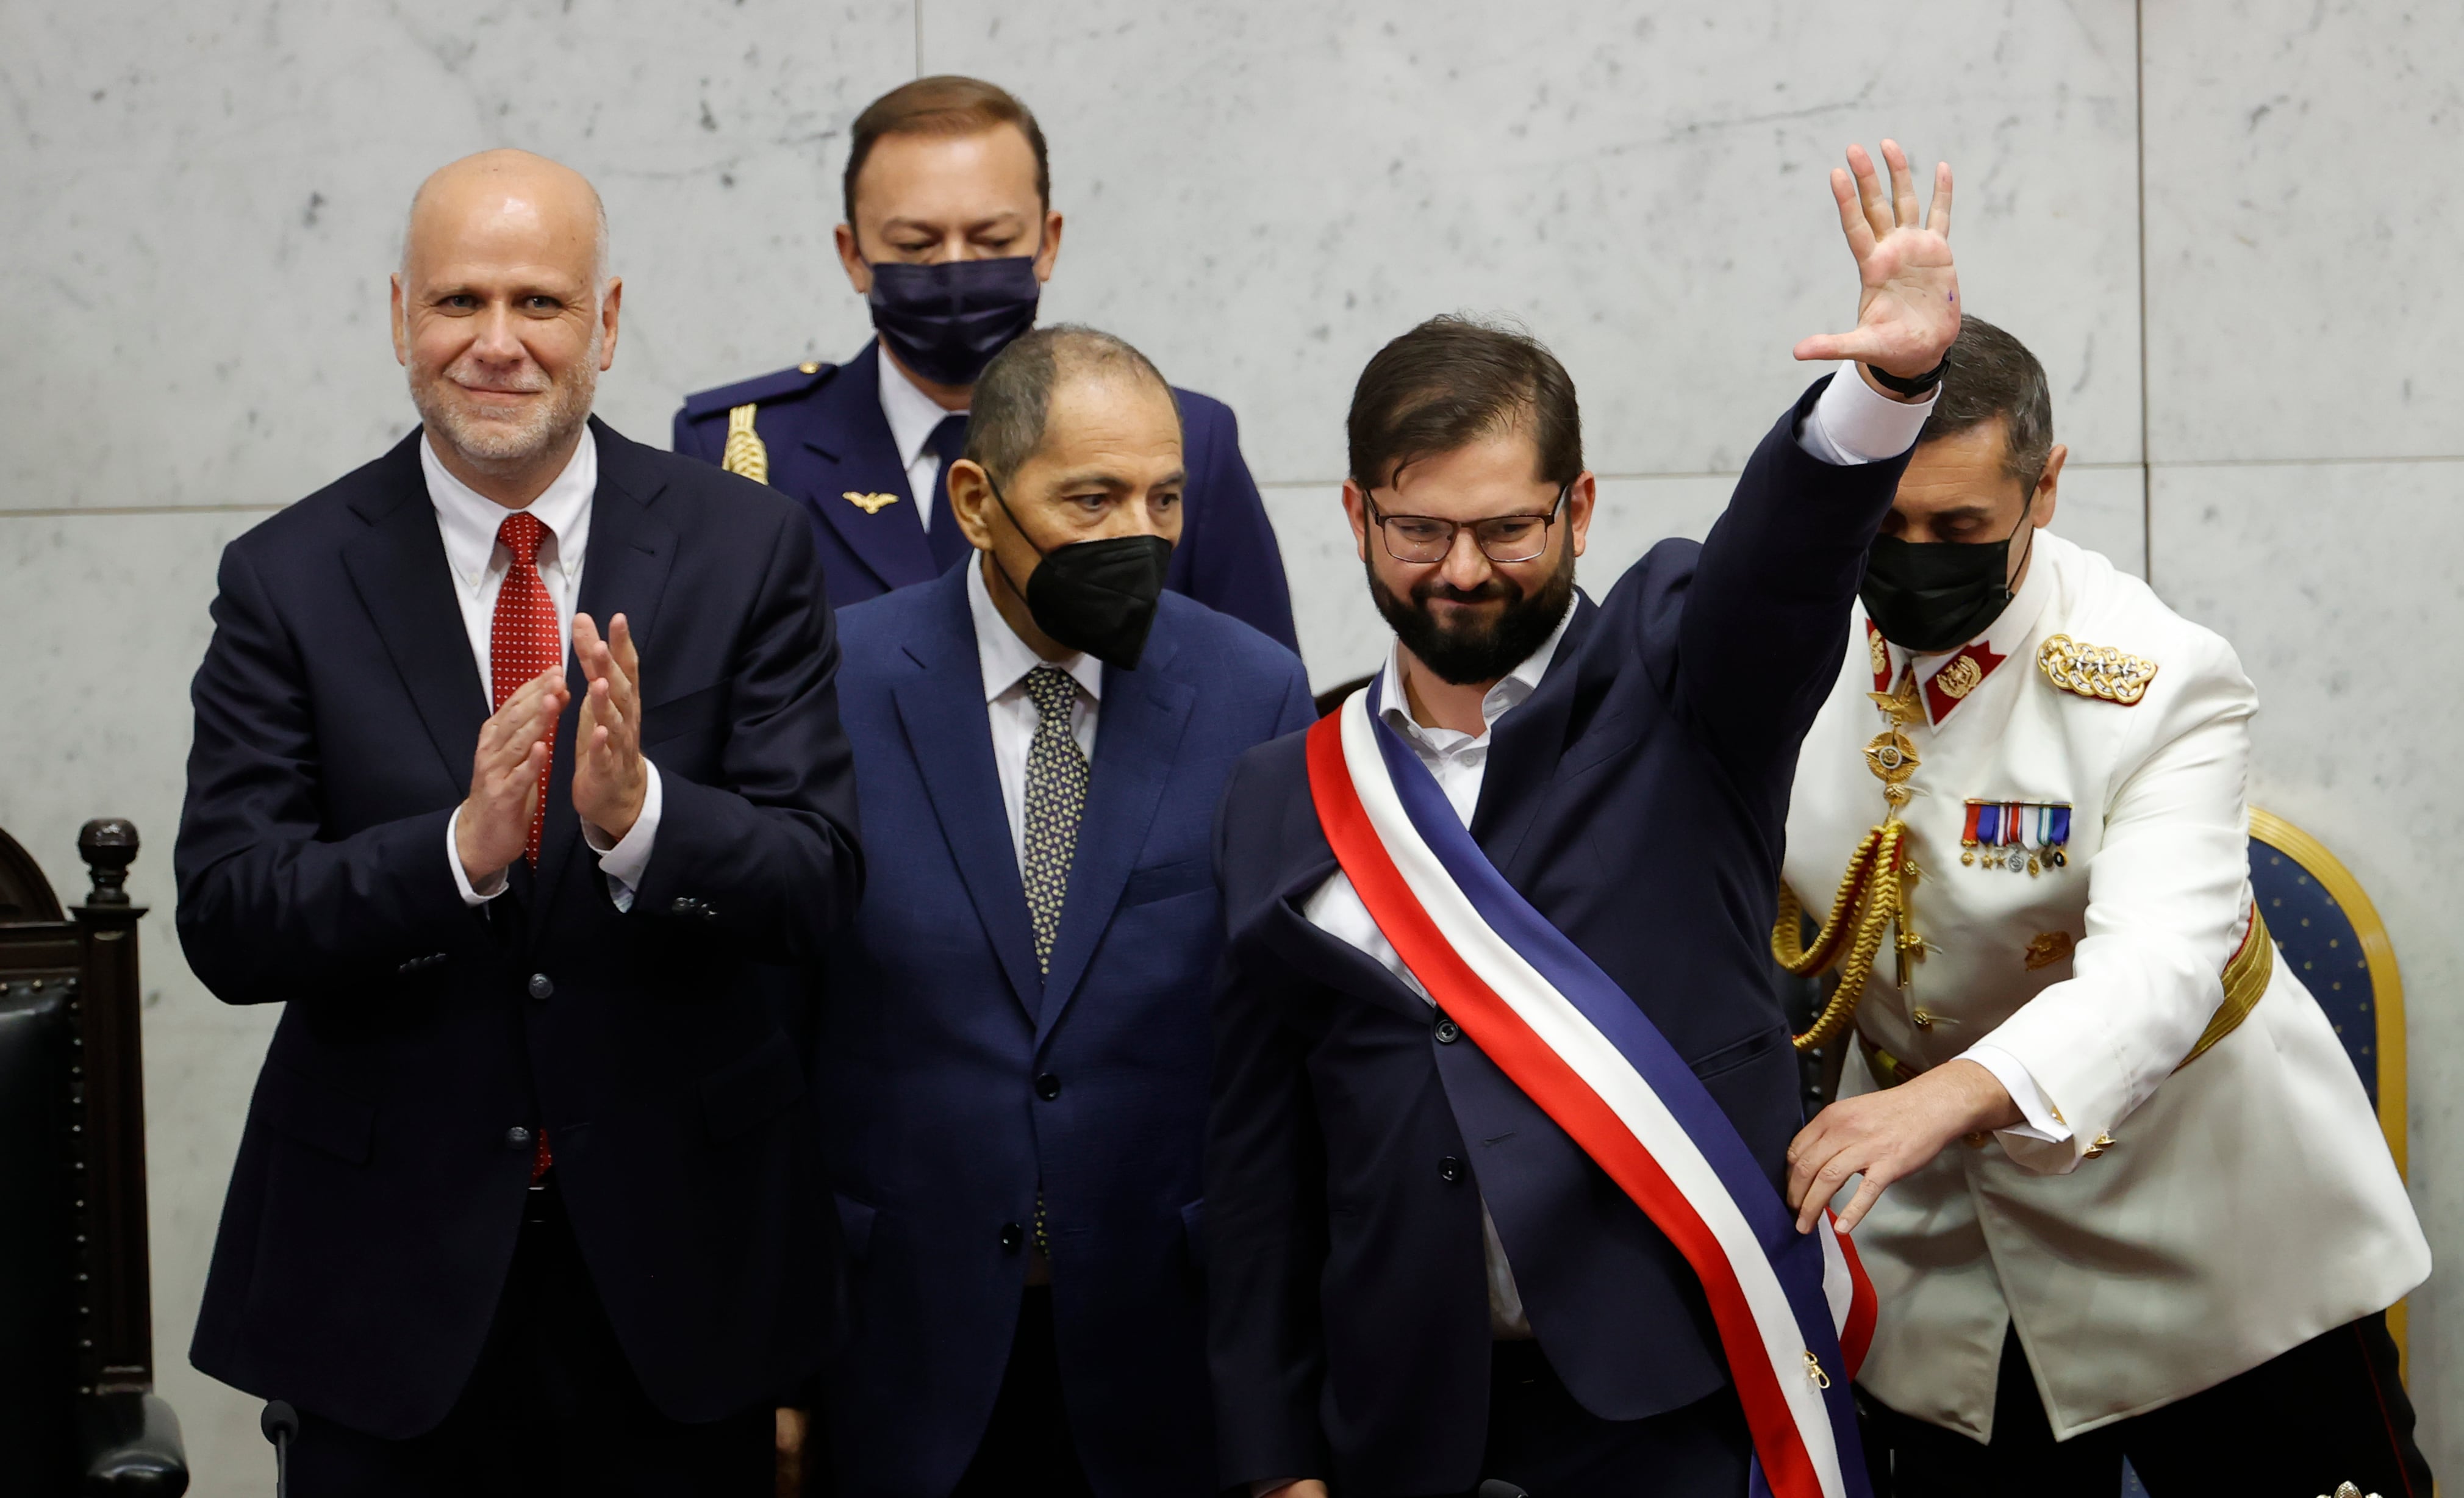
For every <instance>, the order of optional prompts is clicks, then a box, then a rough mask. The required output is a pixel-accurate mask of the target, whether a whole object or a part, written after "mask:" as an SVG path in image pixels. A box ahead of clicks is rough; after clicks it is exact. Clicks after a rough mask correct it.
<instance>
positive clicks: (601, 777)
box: [573, 614, 650, 841]
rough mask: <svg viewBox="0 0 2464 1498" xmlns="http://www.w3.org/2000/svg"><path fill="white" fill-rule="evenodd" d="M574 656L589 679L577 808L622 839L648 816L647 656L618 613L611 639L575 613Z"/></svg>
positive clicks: (576, 762) (577, 744)
mask: <svg viewBox="0 0 2464 1498" xmlns="http://www.w3.org/2000/svg"><path fill="white" fill-rule="evenodd" d="M573 658H574V661H575V662H576V663H577V664H578V665H580V666H581V667H582V677H583V680H584V681H586V682H588V683H589V688H588V691H587V694H585V695H584V696H583V699H582V726H581V729H580V731H579V732H578V733H577V734H576V736H575V738H574V744H573V809H574V810H575V811H578V812H580V813H581V814H582V820H583V823H584V824H585V825H587V826H594V827H597V828H598V829H599V830H600V831H601V832H602V833H604V834H605V835H606V837H607V838H608V839H609V840H610V841H622V840H623V838H624V836H625V834H626V833H627V832H630V831H632V830H633V823H634V821H635V819H637V818H639V817H640V816H641V815H642V798H643V797H644V796H645V795H646V794H648V792H649V783H650V777H649V770H648V769H646V768H645V767H644V764H643V760H642V694H641V683H642V657H641V655H640V653H639V652H638V651H636V650H634V649H633V629H632V626H630V625H629V624H627V623H626V620H625V616H624V615H623V614H618V615H616V616H614V617H613V618H611V619H609V620H608V621H607V638H606V639H605V640H602V639H600V637H599V627H598V626H597V625H596V624H593V623H592V622H591V619H590V616H589V615H588V614H576V615H574V616H573Z"/></svg>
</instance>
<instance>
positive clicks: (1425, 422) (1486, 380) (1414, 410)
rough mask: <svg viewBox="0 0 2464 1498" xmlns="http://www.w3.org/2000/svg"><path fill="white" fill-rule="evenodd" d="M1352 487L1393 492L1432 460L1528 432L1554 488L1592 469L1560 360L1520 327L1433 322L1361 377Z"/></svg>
mask: <svg viewBox="0 0 2464 1498" xmlns="http://www.w3.org/2000/svg"><path fill="white" fill-rule="evenodd" d="M1345 430H1346V434H1347V435H1348V437H1349V438H1350V443H1351V462H1352V480H1353V483H1356V484H1358V485H1359V486H1360V487H1361V488H1363V489H1376V488H1381V487H1384V486H1387V485H1391V484H1393V483H1394V482H1395V481H1396V479H1397V477H1398V476H1400V474H1402V471H1403V470H1404V469H1406V468H1408V467H1410V466H1411V465H1412V464H1414V463H1416V462H1418V461H1419V460H1420V459H1422V458H1426V457H1435V456H1437V455H1438V454H1440V453H1443V452H1458V451H1460V450H1461V449H1463V448H1465V447H1468V446H1470V445H1471V444H1472V443H1475V442H1478V441H1481V440H1483V439H1485V438H1487V437H1492V436H1496V435H1498V434H1500V433H1503V432H1507V431H1513V430H1523V431H1527V432H1529V434H1530V436H1531V444H1532V446H1533V447H1534V448H1535V449H1537V450H1538V452H1539V464H1540V471H1539V473H1538V474H1535V475H1533V476H1535V477H1537V478H1540V479H1542V480H1544V481H1546V482H1548V483H1551V484H1567V483H1571V482H1573V479H1574V477H1575V476H1576V475H1577V474H1581V473H1582V471H1583V418H1582V412H1581V409H1580V408H1578V407H1577V405H1576V404H1575V401H1574V382H1573V379H1572V378H1570V377H1569V376H1568V375H1567V373H1566V366H1565V365H1563V364H1561V363H1557V356H1556V355H1554V354H1551V353H1550V352H1549V350H1548V348H1547V347H1546V346H1545V345H1543V344H1542V343H1541V341H1539V340H1538V339H1535V338H1533V337H1532V336H1531V335H1530V334H1529V333H1526V332H1524V331H1523V330H1522V329H1520V328H1516V327H1510V326H1507V325H1505V324H1503V323H1495V322H1485V321H1482V320H1481V319H1476V318H1469V317H1460V316H1448V317H1436V318H1431V319H1429V320H1428V321H1426V322H1423V323H1421V324H1420V325H1419V327H1416V328H1414V329H1413V330H1412V331H1411V332H1409V333H1406V334H1404V335H1403V336H1402V337H1400V338H1398V339H1397V340H1395V341H1393V342H1391V343H1389V344H1387V345H1386V346H1385V347H1384V348H1381V349H1379V350H1378V351H1377V353H1376V356H1375V358H1373V359H1371V360H1370V361H1369V367H1368V368H1366V369H1363V370H1362V371H1360V382H1359V384H1357V385H1355V386H1353V390H1352V414H1351V416H1350V418H1349V419H1348V420H1347V421H1346V423H1345Z"/></svg>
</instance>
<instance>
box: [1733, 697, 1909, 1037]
mask: <svg viewBox="0 0 2464 1498" xmlns="http://www.w3.org/2000/svg"><path fill="white" fill-rule="evenodd" d="M1868 695H1870V696H1872V697H1873V699H1874V704H1875V706H1877V707H1879V708H1881V710H1882V711H1883V712H1884V713H1887V714H1889V715H1890V719H1891V721H1890V725H1889V726H1888V727H1886V728H1884V729H1883V730H1882V731H1881V733H1880V734H1878V735H1876V736H1875V738H1874V741H1873V742H1872V743H1869V744H1867V745H1866V746H1865V767H1866V768H1867V769H1869V770H1872V771H1873V772H1874V775H1875V778H1876V779H1878V780H1880V781H1881V782H1882V798H1883V800H1885V801H1886V802H1888V803H1889V804H1890V808H1891V809H1890V812H1889V814H1888V815H1886V816H1885V817H1884V818H1883V819H1882V825H1881V826H1878V827H1875V828H1874V829H1873V830H1872V831H1869V832H1867V833H1866V834H1865V836H1864V838H1863V840H1862V841H1860V842H1859V843H1858V845H1857V851H1856V852H1855V853H1854V854H1853V855H1851V856H1850V858H1849V860H1848V871H1847V872H1846V873H1844V874H1841V875H1840V876H1839V892H1838V893H1837V895H1836V896H1834V897H1833V899H1832V902H1831V914H1828V915H1826V916H1825V917H1823V921H1822V929H1821V931H1820V932H1818V933H1816V934H1815V938H1814V945H1813V946H1811V947H1808V946H1806V945H1805V933H1804V929H1803V925H1802V923H1803V921H1804V919H1805V908H1804V906H1803V905H1802V904H1800V903H1799V902H1798V900H1797V897H1796V892H1795V891H1793V890H1792V889H1790V888H1789V887H1788V884H1787V882H1786V881H1782V882H1781V884H1780V887H1779V918H1778V919H1777V920H1775V921H1773V922H1772V923H1771V956H1772V957H1773V958H1777V959H1778V961H1779V965H1780V966H1781V967H1783V968H1786V969H1787V970H1788V972H1789V974H1790V976H1792V977H1794V978H1813V977H1815V976H1817V975H1819V974H1822V973H1826V972H1829V971H1830V970H1831V969H1832V968H1834V967H1837V968H1838V969H1839V985H1838V986H1837V988H1834V989H1833V990H1832V991H1831V998H1830V1000H1829V1002H1826V1003H1824V1004H1823V1006H1822V1012H1821V1013H1820V1014H1819V1015H1816V1016H1815V1021H1814V1024H1813V1026H1812V1027H1811V1028H1809V1029H1808V1030H1806V1032H1805V1033H1804V1034H1802V1035H1799V1036H1796V1037H1795V1042H1796V1048H1797V1049H1799V1050H1814V1049H1816V1048H1818V1047H1820V1046H1828V1045H1830V1044H1831V1043H1832V1042H1833V1041H1835V1040H1837V1039H1838V1038H1839V1035H1840V1033H1841V1032H1842V1031H1844V1030H1846V1029H1847V1028H1848V1024H1849V1022H1850V1021H1852V1020H1854V1019H1856V1017H1857V1001H1858V1000H1859V998H1861V997H1863V995H1864V992H1865V980H1867V979H1868V978H1870V977H1871V976H1873V972H1874V959H1875V958H1877V957H1878V956H1880V955H1881V950H1882V937H1883V933H1884V932H1885V931H1887V930H1888V929H1890V928H1891V927H1892V926H1895V925H1896V926H1897V927H1898V928H1899V936H1898V937H1897V938H1896V939H1895V940H1894V941H1893V942H1892V952H1893V954H1894V956H1895V957H1896V958H1898V964H1897V965H1898V974H1897V979H1898V981H1899V983H1900V986H1901V987H1903V988H1904V987H1906V986H1907V981H1908V961H1909V958H1911V957H1917V958H1922V957H1923V956H1924V955H1925V938H1924V937H1922V936H1918V935H1917V934H1916V933H1915V932H1914V931H1912V930H1911V929H1909V925H1908V890H1907V887H1908V886H1909V885H1910V884H1911V883H1913V882H1915V879H1916V875H1917V870H1916V866H1915V864H1914V863H1913V862H1911V861H1910V860H1909V858H1908V856H1907V850H1906V842H1907V831H1908V828H1907V824H1905V823H1903V822H1902V821H1901V820H1900V808H1901V807H1903V806H1904V805H1906V804H1907V803H1908V797H1909V795H1910V794H1911V793H1910V792H1909V790H1908V786H1907V782H1908V778H1909V777H1910V776H1912V775H1914V774H1915V773H1916V770H1917V764H1918V762H1919V761H1918V760H1917V752H1916V745H1915V744H1913V743H1911V742H1910V741H1909V740H1908V737H1907V733H1906V725H1907V724H1909V723H1912V722H1914V721H1916V719H1917V718H1918V717H1919V716H1922V715H1923V714H1924V712H1925V708H1924V707H1923V706H1922V705H1921V704H1920V703H1919V702H1918V700H1917V681H1916V673H1915V672H1913V671H1911V672H1909V673H1908V674H1907V675H1906V676H1905V677H1903V679H1902V681H1901V684H1900V690H1899V691H1897V692H1876V693H1871V694H1868Z"/></svg>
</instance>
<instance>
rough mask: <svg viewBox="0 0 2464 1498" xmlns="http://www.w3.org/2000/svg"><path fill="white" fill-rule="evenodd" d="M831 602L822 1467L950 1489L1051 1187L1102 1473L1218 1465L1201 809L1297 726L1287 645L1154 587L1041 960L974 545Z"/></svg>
mask: <svg viewBox="0 0 2464 1498" xmlns="http://www.w3.org/2000/svg"><path fill="white" fill-rule="evenodd" d="M966 565H968V563H961V564H960V565H958V566H957V567H953V568H952V569H951V570H950V571H948V572H946V573H944V574H943V575H942V576H941V577H939V578H938V579H935V581H933V582H931V583H928V584H922V585H920V586H917V587H913V588H908V589H904V590H902V591H899V592H895V593H891V594H889V595H886V596H884V597H881V598H877V599H874V600H872V601H870V602H869V603H865V604H861V605H858V606H854V607H851V608H847V609H844V610H842V611H841V613H840V616H839V622H840V629H841V640H842V642H843V644H844V647H845V650H846V665H845V667H844V668H843V669H842V671H841V672H840V676H839V690H840V694H841V695H840V703H841V710H842V712H843V714H844V715H845V719H846V723H847V734H848V737H849V738H850V739H852V741H853V742H854V745H855V758H856V787H857V802H858V805H859V807H860V810H861V813H862V816H863V819H864V824H865V833H866V848H867V849H868V853H869V858H868V885H867V891H866V896H865V899H864V902H863V904H862V906H861V907H860V909H859V911H858V914H857V917H856V922H855V925H854V926H853V928H852V929H851V930H850V931H849V932H847V933H846V934H845V935H843V936H841V937H840V938H839V939H838V940H837V941H835V942H834V943H833V945H832V947H831V949H830V953H829V956H828V958H827V961H826V964H825V975H824V986H825V1000H824V1013H823V1019H822V1024H821V1029H820V1034H819V1039H818V1045H817V1046H816V1051H817V1054H816V1059H815V1064H814V1071H815V1075H816V1080H817V1090H818V1092H819V1094H820V1096H821V1098H822V1099H823V1104H822V1106H823V1113H824V1135H823V1138H824V1146H823V1147H824V1153H825V1157H826V1158H827V1159H828V1161H829V1165H830V1169H831V1172H832V1176H833V1179H834V1184H835V1186H836V1188H837V1190H838V1192H839V1212H840V1216H841V1222H842V1223H843V1225H844V1228H845V1232H846V1237H847V1252H848V1255H849V1258H850V1260H851V1267H850V1277H849V1294H850V1298H851V1319H852V1325H853V1330H852V1333H851V1335H850V1339H849V1342H848V1345H847V1349H846V1352H845V1354H844V1355H843V1356H842V1357H841V1358H840V1359H839V1361H838V1364H837V1370H836V1373H835V1375H834V1376H833V1377H832V1378H831V1379H830V1388H829V1391H828V1394H829V1397H828V1399H827V1400H826V1403H827V1406H828V1410H829V1415H830V1419H831V1423H832V1427H833V1428H832V1438H831V1443H832V1446H833V1448H834V1457H835V1460H836V1461H837V1462H838V1464H839V1466H840V1479H841V1485H842V1490H843V1491H846V1492H849V1493H901V1494H906V1493H916V1494H922V1493H945V1492H947V1491H949V1490H950V1487H951V1485H952V1484H953V1483H955V1482H956V1481H957V1478H958V1475H959V1473H960V1472H961V1470H962V1469H963V1468H964V1467H965V1466H966V1465H967V1461H968V1459H969V1457H970V1456H971V1455H972V1454H973V1452H974V1451H975V1448H976V1445H977V1443H978V1441H979V1438H980V1437H981V1435H982V1433H983V1430H984V1427H985V1421H986V1419H987V1417H988V1416H989V1415H990V1413H991V1410H992V1407H993V1401H994V1399H995V1396H996V1395H997V1394H998V1393H999V1391H1000V1388H1001V1375H1002V1371H1003V1368H1004V1366H1005V1364H1006V1361H1007V1358H1008V1355H1009V1349H1010V1341H1011V1335H1012V1333H1013V1330H1014V1329H1015V1327H1016V1325H1017V1323H1018V1317H1019V1307H1020V1303H1021V1297H1022V1294H1023V1287H1024V1282H1025V1275H1026V1269H1027V1265H1028V1255H1027V1254H1026V1253H1025V1252H1024V1251H1023V1249H1022V1247H1021V1229H1022V1228H1023V1226H1024V1224H1027V1223H1031V1222H1032V1220H1033V1216H1034V1212H1035V1202H1036V1191H1037V1187H1038V1185H1039V1183H1041V1186H1042V1189H1043V1193H1044V1201H1045V1215H1046V1222H1047V1230H1048V1237H1049V1241H1050V1244H1051V1260H1052V1295H1053V1311H1054V1323H1055V1334H1056V1339H1057V1342H1058V1355H1059V1361H1060V1368H1061V1378H1062V1382H1063V1385H1064V1391H1065V1395H1066V1399H1067V1404H1068V1408H1069V1419H1070V1423H1071V1427H1072V1430H1073V1432H1074V1434H1075V1436H1076V1439H1077V1443H1078V1447H1079V1451H1080V1455H1081V1458H1082V1460H1083V1461H1084V1463H1085V1465H1086V1467H1087V1470H1088V1473H1089V1477H1090V1479H1091V1480H1092V1482H1093V1484H1094V1487H1095V1490H1096V1491H1097V1492H1098V1493H1103V1494H1122V1495H1138V1498H1151V1495H1159V1494H1176V1493H1187V1494H1192V1495H1199V1494H1207V1493H1212V1492H1214V1491H1215V1481H1214V1463H1213V1442H1212V1439H1211V1436H1210V1420H1209V1413H1208V1392H1207V1378H1206V1360H1205V1317H1204V1313H1203V1298H1204V1296H1203V1284H1202V1276H1203V1269H1202V1266H1201V1263H1200V1259H1199V1238H1198V1224H1199V1213H1200V1198H1201V1195H1202V1188H1201V1186H1200V1183H1199V1161H1200V1157H1201V1155H1202V1152H1203V1145H1204V1134H1205V1118H1206V1078H1207V1073H1208V1067H1209V1046H1208V1036H1207V1009H1208V985H1209V983H1210V981H1211V980H1212V977H1213V973H1214V968H1215V962H1216V958H1217V955H1218V953H1219V951H1220V950H1221V926H1222V918H1221V904H1220V902H1219V899H1218V896H1217V893H1216V885H1215V871H1214V866H1213V862H1212V857H1211V850H1210V841H1209V836H1210V833H1209V828H1210V826H1211V824H1212V821H1213V818H1214V813H1215V805H1216V801H1217V798H1218V796H1219V794H1220V792H1221V789H1222V785H1223V781H1224V777H1225V776H1226V775H1227V774H1228V773H1229V772H1230V771H1231V768H1232V765H1233V762H1234V761H1235V760H1238V759H1239V758H1240V757H1241V755H1242V753H1243V751H1245V750H1247V749H1249V748H1250V747H1252V746H1253V745H1256V744H1259V743H1263V742H1265V740H1267V739H1269V738H1275V737H1276V736H1277V735H1280V734H1284V733H1287V732H1290V731H1291V730H1293V729H1296V728H1299V727H1302V726H1304V725H1305V724H1307V723H1308V722H1309V719H1310V716H1311V709H1310V704H1309V687H1308V683H1307V680H1306V678H1305V677H1304V675H1303V673H1302V672H1301V667H1300V662H1299V661H1298V660H1297V659H1296V658H1295V657H1294V656H1293V655H1292V653H1291V652H1290V651H1288V650H1285V649H1284V648H1283V647H1282V646H1280V645H1277V644H1276V643H1275V642H1273V641H1271V640H1268V639H1267V638H1265V636H1264V635H1261V634H1260V633H1258V631H1256V630H1255V629H1252V628H1249V627H1248V626H1247V625H1244V624H1243V623H1241V622H1240V621H1238V620H1235V619H1231V618H1227V617H1225V616H1224V615H1222V614H1219V613H1216V612H1215V611H1213V610H1212V609H1208V608H1206V607H1203V606H1200V605H1198V604H1195V603H1192V602H1190V601H1189V600H1188V599H1185V598H1181V597H1178V596H1176V595H1174V594H1170V593H1167V594H1165V595H1164V596H1163V599H1162V603H1161V607H1160V609H1159V610H1158V612H1157V615H1156V618H1155V630H1154V633H1153V634H1152V636H1150V638H1149V639H1148V641H1147V647H1146V652H1145V655H1144V657H1143V658H1142V659H1141V660H1140V662H1139V664H1138V668H1137V669H1136V670H1135V671H1120V670H1116V669H1112V668H1109V667H1108V668H1106V670H1105V672H1104V678H1103V692H1102V702H1101V706H1100V710H1099V716H1098V718H1097V729H1096V741H1095V753H1094V759H1093V763H1092V771H1091V776H1090V779H1089V787H1088V796H1087V804H1086V810H1085V815H1084V819H1083V821H1082V822H1081V824H1080V826H1079V831H1078V843H1077V849H1076V854H1075V857H1074V859H1073V861H1072V863H1071V866H1070V873H1069V891H1068V894H1067V898H1066V899H1065V901H1064V904H1063V908H1062V916H1061V927H1060V931H1059V934H1058V936H1057V938H1056V941H1055V944H1054V947H1053V950H1052V957H1051V969H1050V972H1049V974H1048V975H1041V976H1040V975H1039V974H1038V972H1037V970H1036V959H1035V949H1034V945H1033V940H1032V936H1031V934H1030V929H1029V925H1028V919H1027V907H1026V895H1025V892H1024V890H1023V885H1022V883H1021V880H1020V876H1019V866H1018V855H1017V853H1016V851H1015V845H1014V844H1013V843H1012V841H1011V836H1010V831H1009V821H1008V814H1007V812H1006V811H1005V809H1004V807H1003V804H1002V800H1001V784H1000V782H999V780H998V779H997V778H996V775H995V771H994V767H993V753H992V733H991V729H990V726H989V724H988V722H987V720H986V712H985V702H984V684H983V672H982V667H981V664H980V659H979V654H978V650H977V644H976V633H975V626H974V622H973V618H972V616H971V614H970V611H969V609H968V603H967V587H966V576H965V567H966Z"/></svg>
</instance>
